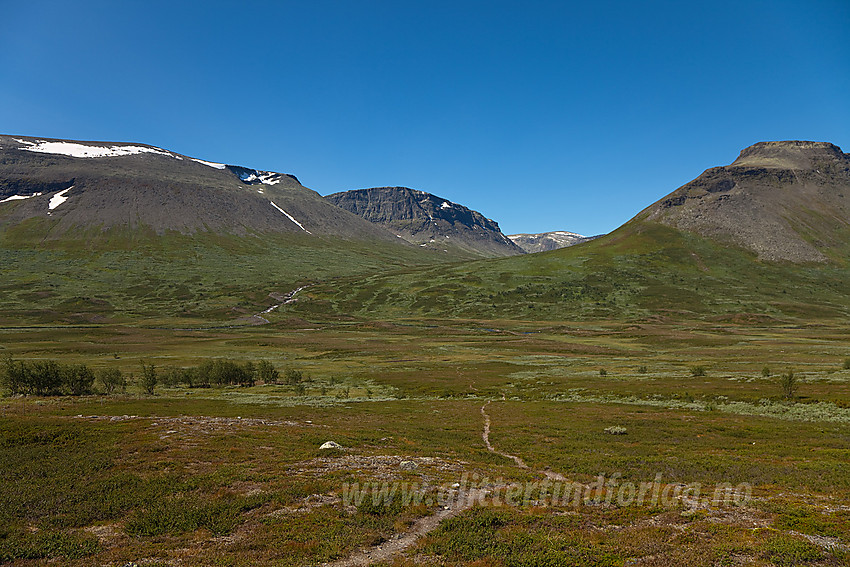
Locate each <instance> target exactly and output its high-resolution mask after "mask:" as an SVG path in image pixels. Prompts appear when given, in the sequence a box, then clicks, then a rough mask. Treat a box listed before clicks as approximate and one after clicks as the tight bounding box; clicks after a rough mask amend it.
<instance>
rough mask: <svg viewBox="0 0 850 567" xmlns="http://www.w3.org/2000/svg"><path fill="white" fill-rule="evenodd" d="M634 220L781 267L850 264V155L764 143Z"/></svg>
mask: <svg viewBox="0 0 850 567" xmlns="http://www.w3.org/2000/svg"><path fill="white" fill-rule="evenodd" d="M637 218H645V219H646V220H650V221H657V222H661V223H663V224H666V225H668V226H672V227H675V228H678V229H682V230H686V231H690V232H695V233H697V234H700V235H702V236H707V237H711V238H715V239H718V240H721V241H727V242H729V243H731V244H734V245H737V246H741V247H743V248H747V249H749V250H751V251H753V252H755V253H756V254H757V255H758V256H759V258H761V259H763V260H769V261H777V262H796V263H805V262H825V261H827V260H829V259H830V258H831V257H832V258H839V257H844V256H846V254H845V252H846V250H843V247H845V246H846V243H847V242H848V237H850V155H848V154H845V153H842V151H841V149H840V148H838V147H837V146H835V145H833V144H830V143H827V142H805V141H785V142H760V143H758V144H755V145H753V146H750V147H748V148H746V149H744V150H743V151H742V152H741V155H740V156H739V157H738V159H736V160H735V161H734V162H733V163H732V164H731V165H727V166H722V167H713V168H711V169H708V170H706V171H705V172H704V173H703V174H702V175H700V176H699V177H697V178H696V179H695V180H693V181H691V182H690V183H688V184H686V185H683V186H682V187H680V188H679V189H677V190H676V191H674V192H673V193H671V194H669V195H667V196H666V197H664V198H663V199H661V200H659V201H658V202H657V203H655V204H653V205H651V206H650V207H648V208H647V209H645V210H644V211H643V212H642V213H641V214H640V215H638V217H637Z"/></svg>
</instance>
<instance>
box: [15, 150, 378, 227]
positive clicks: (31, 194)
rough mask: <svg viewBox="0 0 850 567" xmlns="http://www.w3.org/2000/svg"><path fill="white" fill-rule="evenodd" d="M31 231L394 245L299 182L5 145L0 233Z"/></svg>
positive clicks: (143, 155) (164, 153)
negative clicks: (281, 237)
mask: <svg viewBox="0 0 850 567" xmlns="http://www.w3.org/2000/svg"><path fill="white" fill-rule="evenodd" d="M27 222H29V227H30V231H31V232H32V235H33V237H39V238H41V237H42V236H43V237H44V238H46V239H58V238H61V237H63V236H64V235H67V234H68V233H69V232H80V231H86V230H90V229H96V231H95V232H97V231H105V230H108V229H111V228H129V229H140V228H144V229H146V230H151V231H153V232H154V233H156V234H159V235H162V234H164V233H166V232H168V231H176V232H178V233H181V234H193V233H198V232H213V233H227V234H234V235H248V234H254V235H256V234H270V233H272V234H274V233H277V234H286V233H300V234H302V235H312V236H336V237H342V238H356V239H370V240H383V241H392V240H393V238H394V237H393V235H391V234H390V233H388V232H387V231H385V230H382V229H380V228H379V227H376V226H374V225H373V224H371V223H367V222H363V220H362V219H360V218H359V217H357V216H356V215H352V214H350V213H348V212H346V211H343V210H340V209H339V208H338V207H335V206H333V205H332V204H331V203H328V202H327V201H326V200H324V199H323V198H322V197H321V196H320V195H319V194H318V193H316V192H315V191H311V190H309V189H307V188H305V187H303V186H302V185H301V184H300V183H299V181H298V179H297V178H296V177H295V176H293V175H289V174H281V173H274V172H269V171H258V170H254V169H250V168H246V167H241V166H233V165H225V164H220V163H213V162H208V161H204V160H200V159H197V158H191V157H188V156H185V155H182V154H177V153H174V152H170V151H168V150H163V149H161V148H157V147H154V146H148V145H143V144H127V143H105V142H78V141H68V140H55V139H44V138H27V137H13V136H0V229H8V228H10V227H12V226H15V225H20V224H22V223H27Z"/></svg>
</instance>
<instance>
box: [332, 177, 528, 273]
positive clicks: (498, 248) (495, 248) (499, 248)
mask: <svg viewBox="0 0 850 567" xmlns="http://www.w3.org/2000/svg"><path fill="white" fill-rule="evenodd" d="M325 198H326V199H327V200H328V201H330V202H332V203H334V204H336V205H337V206H339V207H341V208H343V209H345V210H347V211H350V212H352V213H354V214H356V215H358V216H360V217H362V218H364V219H366V220H368V221H369V222H372V223H375V224H377V225H379V226H382V227H384V228H386V229H388V230H390V231H391V232H393V233H395V234H396V235H397V236H399V237H400V238H402V239H404V240H406V241H408V242H411V243H413V244H416V245H419V246H421V247H427V248H434V249H438V250H449V249H457V250H461V251H465V252H468V253H472V254H475V255H478V256H510V255H515V254H522V253H523V250H522V248H520V247H519V246H517V245H516V244H514V243H513V242H512V241H511V240H510V239H508V238H507V237H506V236H505V235H504V234H502V231H501V230H500V229H499V224H498V223H497V222H496V221H493V220H490V219H488V218H486V217H485V216H484V215H482V214H481V213H479V212H476V211H473V210H471V209H469V208H467V207H464V206H463V205H459V204H457V203H453V202H451V201H449V200H447V199H443V198H441V197H438V196H436V195H432V194H431V193H426V192H424V191H417V190H415V189H409V188H407V187H374V188H371V189H356V190H353V191H343V192H341V193H334V194H332V195H327V196H326V197H325Z"/></svg>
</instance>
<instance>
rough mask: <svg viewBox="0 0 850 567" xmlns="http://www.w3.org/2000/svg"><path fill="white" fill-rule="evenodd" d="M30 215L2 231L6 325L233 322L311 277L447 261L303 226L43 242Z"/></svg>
mask: <svg viewBox="0 0 850 567" xmlns="http://www.w3.org/2000/svg"><path fill="white" fill-rule="evenodd" d="M43 222H44V221H41V220H40V219H31V221H28V223H25V224H24V225H19V226H18V227H16V228H15V229H14V230H11V231H7V232H5V233H2V234H0V265H2V266H3V279H2V282H0V290H2V293H0V324H3V325H15V324H22V323H59V322H64V323H84V322H89V323H100V322H108V321H129V320H140V319H144V320H148V321H157V320H159V321H161V320H167V319H171V318H174V317H179V318H181V319H183V320H184V321H186V322H187V323H188V322H191V321H200V320H214V321H230V320H234V319H237V318H239V317H241V316H250V315H251V314H254V313H257V312H259V311H262V310H263V309H266V308H267V307H269V306H270V305H272V304H274V303H279V302H278V301H275V300H274V299H272V298H270V297H268V294H269V293H272V292H278V293H286V292H289V291H291V290H293V289H295V288H296V287H298V286H301V285H304V284H307V283H312V282H314V281H325V282H327V281H330V280H332V279H333V278H335V277H338V276H352V275H354V274H368V273H374V272H376V271H380V270H387V269H392V268H396V267H405V266H410V265H414V264H422V263H431V262H439V261H445V260H446V258H445V254H443V255H438V254H437V253H435V252H425V251H421V250H418V249H415V248H412V247H409V246H402V245H396V244H394V243H390V244H386V243H381V244H376V243H374V242H363V241H359V240H343V239H339V238H333V237H316V236H309V235H300V234H294V233H293V234H277V235H269V234H266V235H262V236H260V235H254V236H244V237H238V236H235V235H227V234H215V233H211V232H207V233H196V234H193V235H185V234H180V233H178V232H176V231H170V232H168V233H166V234H164V235H157V234H155V233H154V232H153V231H152V230H145V229H140V230H129V229H111V230H108V231H104V232H100V231H99V230H98V231H95V232H97V235H94V234H90V233H88V232H86V231H79V232H77V233H76V234H74V235H73V236H71V235H65V237H63V238H62V239H60V240H54V241H45V242H43V243H41V244H39V245H37V244H36V243H34V242H32V240H31V238H30V236H31V235H32V234H36V233H38V232H39V230H37V229H38V228H39V227H33V226H29V225H31V224H40V223H43Z"/></svg>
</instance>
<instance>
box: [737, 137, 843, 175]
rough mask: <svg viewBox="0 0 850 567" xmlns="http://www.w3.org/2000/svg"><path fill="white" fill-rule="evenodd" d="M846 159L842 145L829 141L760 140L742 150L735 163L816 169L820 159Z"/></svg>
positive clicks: (821, 160)
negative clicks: (840, 146)
mask: <svg viewBox="0 0 850 567" xmlns="http://www.w3.org/2000/svg"><path fill="white" fill-rule="evenodd" d="M844 159H847V155H846V154H844V153H842V151H841V148H839V147H838V146H836V145H835V144H831V143H829V142H810V141H805V140H786V141H778V142H758V143H757V144H753V145H752V146H750V147H748V148H744V149H743V150H741V154H740V155H739V156H738V159H736V160H735V161H734V162H733V163H732V166H747V167H766V168H781V169H815V168H817V166H818V164H819V163H822V162H827V163H831V162H835V161H837V160H844Z"/></svg>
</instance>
